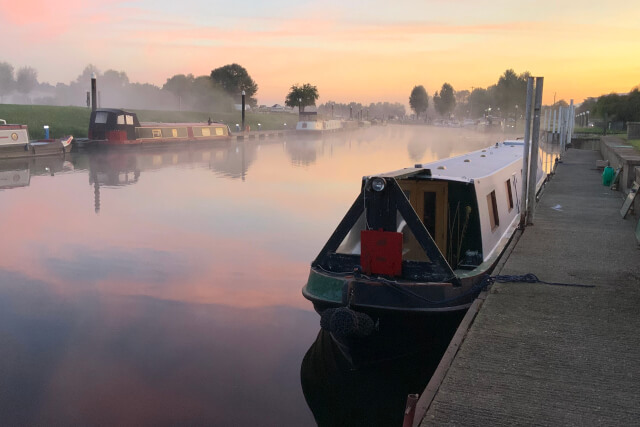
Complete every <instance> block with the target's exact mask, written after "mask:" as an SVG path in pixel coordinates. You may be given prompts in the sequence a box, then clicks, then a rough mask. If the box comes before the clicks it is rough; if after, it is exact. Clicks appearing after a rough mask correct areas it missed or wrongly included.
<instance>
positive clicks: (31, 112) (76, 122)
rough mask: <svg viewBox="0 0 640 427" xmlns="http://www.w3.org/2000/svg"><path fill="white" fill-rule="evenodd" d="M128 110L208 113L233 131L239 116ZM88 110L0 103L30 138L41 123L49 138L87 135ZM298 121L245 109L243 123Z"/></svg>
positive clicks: (155, 118)
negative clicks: (22, 126)
mask: <svg viewBox="0 0 640 427" xmlns="http://www.w3.org/2000/svg"><path fill="white" fill-rule="evenodd" d="M131 111H134V112H135V113H137V114H138V119H139V120H140V121H143V122H166V123H180V122H206V121H207V120H208V119H209V117H211V120H213V121H216V122H222V123H226V124H228V125H229V127H230V128H231V131H232V132H234V131H235V124H236V123H238V124H240V123H241V120H242V116H241V112H240V111H234V112H231V113H206V112H199V111H160V110H131ZM90 114H91V110H90V109H88V108H84V107H56V106H48V105H12V104H0V119H5V120H6V121H7V123H15V124H23V125H28V126H29V135H30V137H31V138H32V139H38V138H43V137H44V128H43V126H44V125H49V130H50V136H51V137H52V138H58V137H61V136H64V135H73V136H75V137H77V138H86V137H87V132H88V130H89V116H90ZM297 121H298V115H297V114H288V113H253V112H247V113H246V115H245V124H246V125H249V126H251V130H252V131H254V130H257V129H258V123H260V124H261V125H262V130H274V129H284V128H285V126H284V123H286V124H287V126H286V128H288V129H295V123H296V122H297Z"/></svg>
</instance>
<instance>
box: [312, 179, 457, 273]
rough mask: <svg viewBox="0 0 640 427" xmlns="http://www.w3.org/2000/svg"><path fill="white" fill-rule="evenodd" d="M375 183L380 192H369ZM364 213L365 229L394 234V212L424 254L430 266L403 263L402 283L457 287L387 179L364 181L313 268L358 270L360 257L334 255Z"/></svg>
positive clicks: (399, 192)
mask: <svg viewBox="0 0 640 427" xmlns="http://www.w3.org/2000/svg"><path fill="white" fill-rule="evenodd" d="M420 172H425V171H423V170H414V172H413V173H407V171H404V173H402V174H399V175H402V177H403V178H404V177H408V176H412V175H413V176H414V177H416V178H417V177H418V175H419V174H420ZM429 175H430V173H429V171H426V176H429ZM374 179H381V180H384V184H385V185H384V188H383V189H382V191H375V190H374V189H372V187H371V182H372V181H373V180H374ZM365 210H366V220H367V225H368V229H372V230H383V231H396V210H397V211H398V212H400V214H401V215H402V217H403V218H404V220H405V221H406V223H407V226H408V227H409V229H410V230H411V232H413V234H414V236H415V237H416V239H417V240H418V242H419V244H420V246H421V247H422V249H423V250H424V251H425V253H426V254H427V257H428V258H429V260H430V262H422V261H403V262H402V279H404V280H416V281H431V282H451V283H454V284H455V285H458V284H459V279H458V278H457V277H456V275H455V273H454V272H453V270H452V269H451V266H450V265H449V263H448V262H447V260H446V258H445V257H444V256H443V255H442V253H441V252H440V250H439V249H438V247H437V245H436V243H435V242H434V240H433V238H432V237H431V235H430V234H429V232H428V231H427V229H426V228H425V226H424V224H423V223H422V221H420V218H418V215H417V214H416V211H415V210H414V209H413V207H412V206H411V204H410V203H409V200H407V197H406V196H405V194H404V192H403V191H402V189H401V188H400V185H399V184H398V182H397V181H396V178H395V177H394V176H388V175H385V176H373V177H369V178H364V179H363V183H362V190H361V192H360V194H359V195H358V197H357V198H356V200H355V201H354V202H353V205H351V208H350V209H349V211H348V212H347V214H346V215H345V216H344V218H343V219H342V221H341V222H340V224H339V225H338V227H337V228H336V229H335V231H334V232H333V234H332V235H331V237H330V238H329V240H328V241H327V243H326V244H325V245H324V247H323V248H322V250H321V251H320V253H319V254H318V256H317V257H316V259H315V260H314V261H313V262H312V263H311V266H312V267H320V268H322V269H325V270H328V271H332V272H336V273H346V272H350V271H353V270H354V269H355V268H357V267H358V266H359V264H360V256H359V255H348V254H339V253H336V252H335V251H336V250H337V249H338V247H339V246H340V243H341V242H342V241H343V240H344V238H345V237H346V236H347V234H348V233H349V231H350V230H351V229H352V227H353V226H354V225H355V223H356V221H358V218H360V215H362V213H363V211H365Z"/></svg>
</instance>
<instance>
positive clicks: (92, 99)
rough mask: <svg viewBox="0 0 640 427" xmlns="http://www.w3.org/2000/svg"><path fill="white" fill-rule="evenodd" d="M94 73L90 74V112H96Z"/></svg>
mask: <svg viewBox="0 0 640 427" xmlns="http://www.w3.org/2000/svg"><path fill="white" fill-rule="evenodd" d="M96 92H97V89H96V73H91V111H96V108H97V105H96V103H97V100H98V97H97V95H96Z"/></svg>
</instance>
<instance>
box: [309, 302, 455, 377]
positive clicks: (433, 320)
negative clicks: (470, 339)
mask: <svg viewBox="0 0 640 427" xmlns="http://www.w3.org/2000/svg"><path fill="white" fill-rule="evenodd" d="M316 309H317V308H316ZM326 310H327V309H326V308H325V310H320V311H319V313H320V315H321V316H323V315H324V316H326V315H327V314H328V313H329V312H327V311H326ZM354 310H355V311H356V312H357V313H363V314H365V315H366V316H368V317H369V318H370V319H371V321H372V322H373V325H374V328H373V330H367V334H366V335H362V334H358V333H355V334H342V333H341V332H340V331H335V330H334V331H331V330H330V329H331V328H325V331H326V332H328V333H329V334H330V336H331V338H332V339H333V340H334V342H335V343H336V346H337V348H339V349H340V351H341V352H342V353H343V355H344V357H345V359H346V360H348V361H349V362H350V363H351V364H352V366H354V367H359V366H363V365H368V364H376V363H380V362H382V361H389V360H394V359H398V358H403V357H407V356H408V355H411V354H414V353H418V352H425V351H426V352H431V351H440V350H441V349H442V348H446V346H447V345H448V343H449V340H450V339H451V337H452V336H453V334H454V333H455V331H456V329H457V328H458V325H459V324H460V322H461V320H462V318H463V317H464V315H465V313H466V311H467V310H466V308H465V309H461V310H455V311H446V312H428V313H425V312H390V311H386V310H375V309H367V310H361V309H354ZM321 323H325V322H324V321H323V322H321ZM323 326H326V323H325V325H323ZM369 332H370V333H369Z"/></svg>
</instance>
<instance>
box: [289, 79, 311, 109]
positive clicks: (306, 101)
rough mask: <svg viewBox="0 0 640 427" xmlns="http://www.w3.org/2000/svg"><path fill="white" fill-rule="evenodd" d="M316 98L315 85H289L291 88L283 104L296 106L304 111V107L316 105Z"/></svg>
mask: <svg viewBox="0 0 640 427" xmlns="http://www.w3.org/2000/svg"><path fill="white" fill-rule="evenodd" d="M317 99H318V88H317V87H315V86H312V85H311V84H309V83H305V84H303V85H302V86H299V85H297V84H295V85H293V86H291V89H290V90H289V93H288V94H287V97H286V98H285V100H284V105H286V106H288V107H292V108H293V107H298V108H299V109H300V111H304V107H306V106H309V105H316V100H317Z"/></svg>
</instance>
